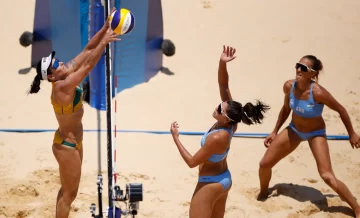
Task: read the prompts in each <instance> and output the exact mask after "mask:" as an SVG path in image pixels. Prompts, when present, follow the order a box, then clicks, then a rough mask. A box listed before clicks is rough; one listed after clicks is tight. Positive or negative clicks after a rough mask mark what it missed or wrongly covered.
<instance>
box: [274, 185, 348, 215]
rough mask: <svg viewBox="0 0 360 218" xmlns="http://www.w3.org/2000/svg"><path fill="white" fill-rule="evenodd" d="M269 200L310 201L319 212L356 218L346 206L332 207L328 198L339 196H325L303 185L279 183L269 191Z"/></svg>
mask: <svg viewBox="0 0 360 218" xmlns="http://www.w3.org/2000/svg"><path fill="white" fill-rule="evenodd" d="M269 192H270V195H269V198H273V197H277V196H280V195H283V196H287V197H290V198H293V199H295V200H297V201H299V202H307V201H310V202H311V203H312V204H314V205H315V206H316V207H317V208H319V210H321V211H324V212H328V213H342V214H345V215H347V216H350V217H354V215H355V214H354V212H353V210H352V209H351V208H350V207H345V206H330V207H329V205H328V202H327V198H333V197H339V196H337V195H332V194H325V195H323V194H322V193H321V192H320V191H319V190H317V189H315V188H311V187H308V186H303V185H296V184H285V183H279V184H276V185H274V186H273V187H272V188H270V189H269Z"/></svg>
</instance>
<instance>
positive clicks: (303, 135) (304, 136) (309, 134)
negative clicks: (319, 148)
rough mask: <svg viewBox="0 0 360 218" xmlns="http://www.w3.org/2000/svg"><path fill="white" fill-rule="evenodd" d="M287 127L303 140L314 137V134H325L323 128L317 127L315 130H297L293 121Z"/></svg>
mask: <svg viewBox="0 0 360 218" xmlns="http://www.w3.org/2000/svg"><path fill="white" fill-rule="evenodd" d="M289 127H290V128H291V129H292V130H293V131H294V132H295V133H296V134H297V135H298V136H299V137H300V138H301V139H303V140H308V139H309V138H311V137H314V136H325V135H326V131H325V129H319V130H315V131H312V132H300V131H299V130H297V129H296V128H295V126H294V124H293V123H290V124H289Z"/></svg>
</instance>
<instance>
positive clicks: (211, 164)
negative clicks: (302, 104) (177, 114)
mask: <svg viewBox="0 0 360 218" xmlns="http://www.w3.org/2000/svg"><path fill="white" fill-rule="evenodd" d="M235 51H236V50H235V49H234V48H232V47H225V46H224V47H223V52H222V53H221V56H220V61H219V69H218V85H219V91H220V97H221V102H220V104H219V105H218V106H217V107H216V108H215V111H214V112H213V117H214V118H215V120H216V123H215V124H214V125H213V126H212V127H211V128H210V129H209V131H208V132H206V133H205V134H204V135H203V137H202V139H201V147H200V149H199V150H198V151H197V152H196V154H195V155H191V154H190V153H189V152H188V151H187V150H186V149H185V147H184V146H183V145H182V143H181V142H180V139H179V132H178V127H179V126H178V124H177V122H173V123H171V127H170V130H171V133H172V137H173V140H174V142H175V144H176V146H177V148H178V150H179V152H180V154H181V156H182V158H183V159H184V161H185V162H186V164H187V165H188V166H189V167H190V168H193V167H197V166H199V178H198V183H197V185H196V188H195V191H194V194H193V197H192V200H191V204H190V218H210V217H214V218H221V217H223V216H224V213H225V204H226V200H227V196H228V192H229V190H230V188H231V185H232V181H231V173H230V171H229V169H228V165H227V160H226V159H227V155H228V152H229V150H230V143H231V139H232V136H233V134H234V132H235V131H236V129H237V125H238V123H240V122H243V123H244V124H246V125H252V124H258V123H261V120H262V119H263V118H264V115H263V113H264V112H266V111H267V110H268V109H269V107H268V106H267V105H264V104H263V103H262V102H260V101H258V102H257V104H256V105H253V104H252V103H247V104H245V105H242V104H241V103H239V102H236V101H234V100H233V99H232V97H231V94H230V89H229V84H228V83H229V76H228V72H227V68H226V64H227V62H230V61H232V60H233V59H234V58H235Z"/></svg>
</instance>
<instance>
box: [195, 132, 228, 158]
mask: <svg viewBox="0 0 360 218" xmlns="http://www.w3.org/2000/svg"><path fill="white" fill-rule="evenodd" d="M210 130H211V128H210V129H209V131H208V132H206V133H205V134H204V135H203V137H202V138H201V147H202V146H204V144H205V140H206V138H207V137H208V135H210V134H211V133H214V132H218V131H220V130H226V131H228V132H229V133H230V141H231V139H232V136H233V127H231V129H225V128H220V129H214V130H212V131H210ZM229 149H230V147H229V148H228V149H226V151H225V152H224V153H222V154H212V155H211V157H210V158H209V159H208V161H209V162H212V163H218V162H220V161H222V160H224V159H225V157H226V156H227V154H228V153H229Z"/></svg>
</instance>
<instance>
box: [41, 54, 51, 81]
mask: <svg viewBox="0 0 360 218" xmlns="http://www.w3.org/2000/svg"><path fill="white" fill-rule="evenodd" d="M51 61H52V53H51V54H50V55H49V56H48V57H45V58H42V59H41V77H42V79H43V80H47V79H48V78H47V76H48V74H47V70H48V68H49V66H50V64H51Z"/></svg>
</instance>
